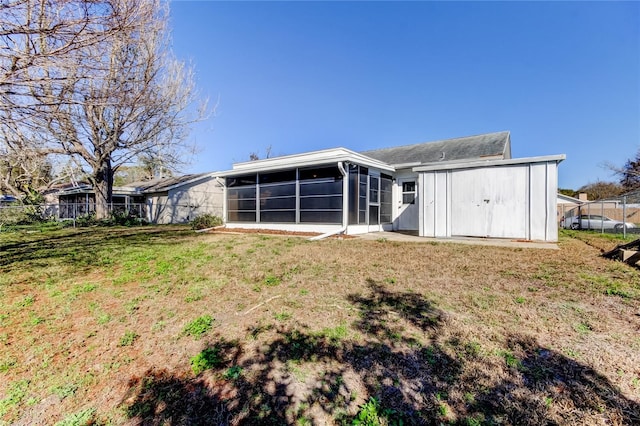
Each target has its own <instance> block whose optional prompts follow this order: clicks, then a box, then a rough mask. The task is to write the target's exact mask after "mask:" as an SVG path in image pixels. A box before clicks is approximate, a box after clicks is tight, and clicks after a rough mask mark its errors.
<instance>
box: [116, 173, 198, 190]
mask: <svg viewBox="0 0 640 426" xmlns="http://www.w3.org/2000/svg"><path fill="white" fill-rule="evenodd" d="M209 174H210V173H196V174H189V175H183V176H172V177H166V178H158V179H151V180H143V181H138V182H132V183H128V184H126V185H122V188H133V189H135V190H136V192H163V191H166V190H167V189H169V188H170V187H172V186H175V185H179V184H181V183H185V182H189V181H191V180H195V179H198V178H200V177H203V176H206V175H209Z"/></svg>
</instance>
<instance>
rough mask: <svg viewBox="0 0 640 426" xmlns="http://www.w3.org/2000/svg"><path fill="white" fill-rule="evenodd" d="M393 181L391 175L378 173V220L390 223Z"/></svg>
mask: <svg viewBox="0 0 640 426" xmlns="http://www.w3.org/2000/svg"><path fill="white" fill-rule="evenodd" d="M392 187H393V182H392V180H391V176H388V175H384V174H383V175H380V222H381V223H391V210H392V208H391V207H392V205H393V204H392V200H393V189H392Z"/></svg>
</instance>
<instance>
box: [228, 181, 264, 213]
mask: <svg viewBox="0 0 640 426" xmlns="http://www.w3.org/2000/svg"><path fill="white" fill-rule="evenodd" d="M256 183H257V176H256V175H255V174H251V175H245V176H236V177H232V178H227V220H228V221H229V222H255V221H256V188H257V185H256Z"/></svg>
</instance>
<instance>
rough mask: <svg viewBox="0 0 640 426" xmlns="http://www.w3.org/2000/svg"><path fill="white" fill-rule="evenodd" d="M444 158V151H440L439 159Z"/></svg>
mask: <svg viewBox="0 0 640 426" xmlns="http://www.w3.org/2000/svg"><path fill="white" fill-rule="evenodd" d="M442 160H444V151H442V152H441V153H440V161H442Z"/></svg>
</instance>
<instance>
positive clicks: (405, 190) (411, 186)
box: [402, 182, 416, 204]
mask: <svg viewBox="0 0 640 426" xmlns="http://www.w3.org/2000/svg"><path fill="white" fill-rule="evenodd" d="M415 202H416V183H415V182H402V204H414V203H415Z"/></svg>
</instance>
